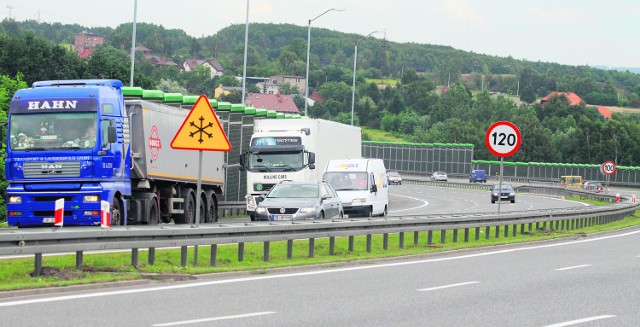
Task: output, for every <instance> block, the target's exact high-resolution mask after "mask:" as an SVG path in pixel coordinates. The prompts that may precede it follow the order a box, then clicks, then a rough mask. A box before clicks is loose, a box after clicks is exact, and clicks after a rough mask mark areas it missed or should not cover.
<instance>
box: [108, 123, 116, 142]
mask: <svg viewBox="0 0 640 327" xmlns="http://www.w3.org/2000/svg"><path fill="white" fill-rule="evenodd" d="M107 138H108V139H109V143H116V141H118V136H117V134H116V127H115V126H109V127H108V128H107Z"/></svg>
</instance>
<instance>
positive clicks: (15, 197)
mask: <svg viewBox="0 0 640 327" xmlns="http://www.w3.org/2000/svg"><path fill="white" fill-rule="evenodd" d="M9 203H13V204H18V203H22V197H21V196H18V195H13V196H10V197H9Z"/></svg>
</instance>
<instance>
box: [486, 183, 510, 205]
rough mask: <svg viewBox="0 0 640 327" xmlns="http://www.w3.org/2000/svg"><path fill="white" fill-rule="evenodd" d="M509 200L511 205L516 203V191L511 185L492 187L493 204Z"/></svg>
mask: <svg viewBox="0 0 640 327" xmlns="http://www.w3.org/2000/svg"><path fill="white" fill-rule="evenodd" d="M502 200H509V201H511V203H515V202H516V190H515V189H513V185H511V184H509V183H502V185H501V184H494V185H493V186H491V203H496V201H502Z"/></svg>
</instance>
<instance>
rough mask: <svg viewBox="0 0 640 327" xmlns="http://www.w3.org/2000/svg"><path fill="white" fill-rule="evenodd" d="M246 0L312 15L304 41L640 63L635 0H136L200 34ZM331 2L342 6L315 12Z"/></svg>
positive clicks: (84, 10) (165, 20)
mask: <svg viewBox="0 0 640 327" xmlns="http://www.w3.org/2000/svg"><path fill="white" fill-rule="evenodd" d="M134 3H135V0H109V1H86V0H29V1H24V0H0V16H2V19H4V18H7V17H9V16H11V17H12V18H14V19H16V20H18V21H23V20H27V19H34V20H39V21H41V22H60V23H63V24H73V23H77V24H80V25H83V26H87V27H98V26H102V27H105V26H110V27H116V26H118V25H119V24H123V23H128V22H132V21H133V17H134ZM247 3H249V8H248V9H249V10H248V12H249V16H248V17H249V19H248V20H249V23H276V24H278V23H284V24H294V25H298V26H304V27H307V26H308V24H309V20H313V21H312V23H311V42H312V43H313V28H316V27H320V28H326V29H330V30H335V31H339V32H344V33H354V34H358V35H362V36H364V35H368V34H369V33H371V32H373V31H381V32H376V33H374V34H373V35H372V36H371V37H375V38H379V39H382V38H386V39H387V40H389V41H393V42H400V43H405V42H412V43H419V44H437V45H446V46H451V47H453V48H456V49H460V50H465V51H473V52H475V53H482V54H487V55H494V56H500V57H507V56H512V57H513V58H515V59H526V60H529V61H543V62H554V63H560V64H567V65H590V66H596V65H600V66H610V67H640V42H638V41H639V40H638V32H637V30H638V25H637V20H638V19H640V1H638V0H609V1H594V0H535V1H534V0H526V1H525V0H387V1H382V0H324V1H311V0H249V1H246V0H244V1H243V0H220V1H215V0H208V1H207V0H174V1H164V0H137V21H138V22H145V23H153V24H156V25H162V26H164V27H165V28H167V29H182V30H184V31H185V32H186V33H187V34H189V35H191V36H194V37H202V36H208V35H213V34H215V33H216V32H217V31H219V30H220V29H222V28H225V27H227V26H229V25H232V24H245V22H246V21H247ZM332 8H334V9H343V10H342V11H337V10H333V11H329V12H327V13H325V14H323V13H324V12H325V11H327V10H330V9H332ZM320 15H321V16H320ZM318 16H320V17H318ZM249 34H251V25H249ZM354 41H355V40H354Z"/></svg>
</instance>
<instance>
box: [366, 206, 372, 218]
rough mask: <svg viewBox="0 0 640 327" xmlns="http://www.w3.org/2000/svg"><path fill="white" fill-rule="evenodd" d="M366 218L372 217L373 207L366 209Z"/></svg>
mask: <svg viewBox="0 0 640 327" xmlns="http://www.w3.org/2000/svg"><path fill="white" fill-rule="evenodd" d="M367 217H373V207H369V209H367Z"/></svg>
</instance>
